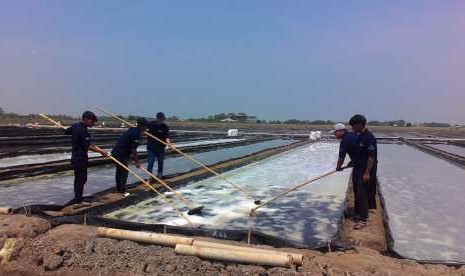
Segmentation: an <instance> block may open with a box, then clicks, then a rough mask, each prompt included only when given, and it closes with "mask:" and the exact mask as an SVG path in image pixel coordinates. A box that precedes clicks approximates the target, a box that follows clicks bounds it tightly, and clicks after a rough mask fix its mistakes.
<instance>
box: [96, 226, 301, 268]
mask: <svg viewBox="0 0 465 276" xmlns="http://www.w3.org/2000/svg"><path fill="white" fill-rule="evenodd" d="M97 236H99V237H107V238H114V239H127V240H132V241H137V242H144V243H153V244H157V245H163V246H170V247H175V245H177V244H183V245H188V246H191V245H192V246H194V247H202V248H204V247H206V248H214V249H224V250H230V251H234V252H246V253H255V254H273V255H281V256H291V257H292V263H293V264H294V265H297V266H301V265H302V264H303V256H302V254H298V253H291V252H283V251H276V250H267V249H261V248H253V247H245V246H237V245H229V244H224V243H216V242H208V241H198V240H195V239H193V238H188V237H183V236H176V235H169V234H158V233H149V232H140V231H130V230H122V229H115V228H107V227H99V228H98V229H97Z"/></svg>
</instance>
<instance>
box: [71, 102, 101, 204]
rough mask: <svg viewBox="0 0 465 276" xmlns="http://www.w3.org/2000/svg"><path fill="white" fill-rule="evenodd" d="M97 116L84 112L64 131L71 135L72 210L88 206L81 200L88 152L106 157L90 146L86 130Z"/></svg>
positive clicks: (85, 179) (95, 120)
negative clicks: (78, 119) (79, 118)
mask: <svg viewBox="0 0 465 276" xmlns="http://www.w3.org/2000/svg"><path fill="white" fill-rule="evenodd" d="M95 122H97V116H95V114H94V113H93V112H90V111H86V112H84V113H83V114H82V120H81V121H80V122H78V123H75V124H73V125H72V126H70V127H69V128H67V129H66V130H65V134H67V135H71V142H72V154H71V164H72V165H73V170H74V208H81V207H85V206H89V205H90V203H89V202H85V201H84V198H83V196H82V195H83V193H84V184H85V183H86V182H87V166H88V164H87V162H88V159H89V157H88V154H87V153H88V151H89V150H91V151H94V152H98V153H100V154H102V155H103V156H106V155H107V153H106V152H105V151H102V150H100V149H98V148H96V147H94V146H93V145H92V144H91V136H90V133H89V132H88V130H87V128H88V127H92V126H94V124H95Z"/></svg>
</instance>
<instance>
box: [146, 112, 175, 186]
mask: <svg viewBox="0 0 465 276" xmlns="http://www.w3.org/2000/svg"><path fill="white" fill-rule="evenodd" d="M148 131H149V133H150V134H152V135H153V136H155V137H157V138H158V139H160V140H161V141H163V142H165V143H166V144H168V145H169V146H170V147H171V148H174V146H173V145H172V144H171V139H170V130H169V127H168V126H167V125H166V124H165V114H164V113H163V112H158V113H157V116H156V120H155V121H152V122H150V123H149V127H148ZM155 159H157V161H158V169H157V177H158V178H163V163H164V160H165V144H163V143H161V142H160V141H157V140H155V139H153V138H151V137H147V163H148V164H147V170H148V171H149V172H153V165H154V163H155Z"/></svg>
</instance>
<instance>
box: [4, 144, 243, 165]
mask: <svg viewBox="0 0 465 276" xmlns="http://www.w3.org/2000/svg"><path fill="white" fill-rule="evenodd" d="M243 140H245V139H212V140H202V141H192V142H182V143H175V146H176V147H178V148H179V149H182V148H185V147H193V146H202V145H216V144H226V143H232V142H237V141H243ZM105 150H106V151H111V149H105ZM137 151H138V152H146V151H147V149H146V146H145V145H141V146H140V147H139V148H138V149H137ZM99 156H101V155H100V154H99V153H95V152H89V157H99ZM70 158H71V152H62V153H54V154H34V155H21V156H17V157H8V158H2V159H0V168H5V167H10V166H18V165H28V164H40V163H45V162H52V161H59V160H66V159H70Z"/></svg>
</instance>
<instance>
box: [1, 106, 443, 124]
mask: <svg viewBox="0 0 465 276" xmlns="http://www.w3.org/2000/svg"><path fill="white" fill-rule="evenodd" d="M50 115H51V116H52V117H54V118H56V119H57V120H60V121H62V122H72V121H76V120H79V119H80V118H79V117H73V116H70V115H67V114H50ZM246 115H247V114H246V113H244V112H237V113H236V112H230V113H217V114H213V115H209V116H206V117H201V118H188V119H186V120H182V119H180V118H179V117H178V116H170V117H168V118H167V120H168V121H171V122H173V121H188V122H202V123H215V122H221V120H224V119H227V118H234V117H236V116H246ZM119 116H120V117H121V118H124V119H126V120H128V121H136V120H137V119H138V118H139V117H140V116H137V115H128V116H124V115H119ZM0 119H1V120H2V121H3V122H14V123H23V122H24V123H35V122H41V117H40V116H39V115H38V114H28V115H20V114H16V113H7V112H5V111H4V109H3V108H2V107H0ZM147 119H148V120H154V118H147ZM99 121H100V122H106V123H109V124H112V125H114V124H117V123H119V122H118V121H117V120H115V119H114V118H112V117H108V116H99ZM257 123H259V124H293V125H333V124H335V123H336V122H334V121H331V120H299V119H289V120H258V119H257ZM367 124H368V125H370V126H398V127H412V126H413V124H412V123H410V122H406V121H405V120H393V121H376V120H373V121H369V122H368V123H367ZM418 125H419V126H425V127H451V126H452V125H451V124H448V123H441V122H425V123H421V124H418Z"/></svg>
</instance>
